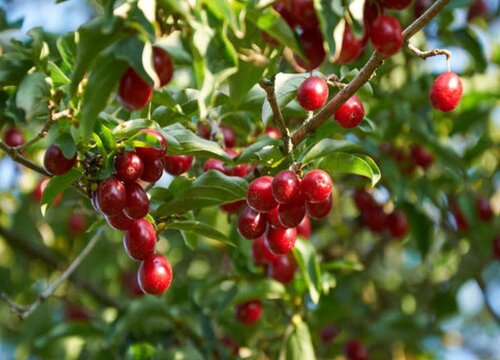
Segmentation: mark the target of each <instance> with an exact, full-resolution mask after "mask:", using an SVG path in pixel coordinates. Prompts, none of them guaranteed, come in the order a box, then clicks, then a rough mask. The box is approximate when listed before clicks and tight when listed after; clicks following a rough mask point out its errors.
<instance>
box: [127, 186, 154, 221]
mask: <svg viewBox="0 0 500 360" xmlns="http://www.w3.org/2000/svg"><path fill="white" fill-rule="evenodd" d="M125 189H126V190H127V204H126V205H125V208H124V209H123V213H124V214H125V215H126V216H127V217H129V218H131V219H141V218H143V217H145V216H146V215H147V214H148V212H149V198H148V194H147V193H146V191H144V189H143V188H142V187H141V185H139V184H137V183H128V184H126V185H125Z"/></svg>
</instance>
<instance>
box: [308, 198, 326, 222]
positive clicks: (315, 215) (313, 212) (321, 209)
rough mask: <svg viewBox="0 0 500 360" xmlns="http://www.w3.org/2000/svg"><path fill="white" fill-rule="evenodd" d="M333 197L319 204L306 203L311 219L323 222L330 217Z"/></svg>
mask: <svg viewBox="0 0 500 360" xmlns="http://www.w3.org/2000/svg"><path fill="white" fill-rule="evenodd" d="M332 205H333V202H332V197H331V196H330V197H328V198H327V199H326V200H323V201H321V202H317V203H311V202H308V203H306V210H307V215H309V217H310V218H311V219H314V220H321V219H324V218H325V217H327V216H328V214H329V213H330V210H332Z"/></svg>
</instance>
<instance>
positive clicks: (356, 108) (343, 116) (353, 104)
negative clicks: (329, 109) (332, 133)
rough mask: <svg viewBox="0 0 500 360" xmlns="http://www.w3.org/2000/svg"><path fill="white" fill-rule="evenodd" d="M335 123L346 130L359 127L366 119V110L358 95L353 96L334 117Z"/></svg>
mask: <svg viewBox="0 0 500 360" xmlns="http://www.w3.org/2000/svg"><path fill="white" fill-rule="evenodd" d="M333 117H334V119H335V121H336V122H337V123H338V124H339V125H340V126H342V127H343V128H345V129H351V128H353V127H356V126H358V125H359V124H360V123H361V121H363V118H364V117H365V108H364V107H363V103H362V102H361V100H360V99H359V97H358V96H357V95H353V96H351V97H350V98H349V99H348V100H347V101H346V102H345V103H344V104H342V106H340V107H339V108H338V109H337V111H335V114H334V115H333Z"/></svg>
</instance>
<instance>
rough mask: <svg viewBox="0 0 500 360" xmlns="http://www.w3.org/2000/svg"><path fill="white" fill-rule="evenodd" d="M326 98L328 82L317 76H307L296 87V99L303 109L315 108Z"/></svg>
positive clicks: (322, 103)
mask: <svg viewBox="0 0 500 360" xmlns="http://www.w3.org/2000/svg"><path fill="white" fill-rule="evenodd" d="M327 99H328V84H327V83H326V81H325V79H323V78H320V77H318V76H311V77H309V78H307V79H306V80H305V81H304V82H303V83H302V84H301V85H300V86H299V88H298V89H297V100H298V101H299V104H300V106H302V107H303V108H304V109H305V110H309V111H312V110H317V109H319V108H321V107H322V106H323V105H324V104H325V102H326V100H327Z"/></svg>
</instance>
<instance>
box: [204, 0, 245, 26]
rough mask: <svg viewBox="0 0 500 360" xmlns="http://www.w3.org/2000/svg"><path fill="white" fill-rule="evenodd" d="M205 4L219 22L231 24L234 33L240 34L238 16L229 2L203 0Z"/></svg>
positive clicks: (224, 0)
mask: <svg viewBox="0 0 500 360" xmlns="http://www.w3.org/2000/svg"><path fill="white" fill-rule="evenodd" d="M203 3H204V4H205V5H206V6H207V8H208V9H209V10H210V11H211V12H212V14H214V15H215V16H216V17H217V18H218V19H219V20H222V21H225V22H227V23H229V25H230V26H231V29H232V30H233V31H234V32H240V30H239V28H238V21H237V19H236V14H235V13H234V10H233V8H232V7H231V4H230V3H229V1H228V0H203Z"/></svg>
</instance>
